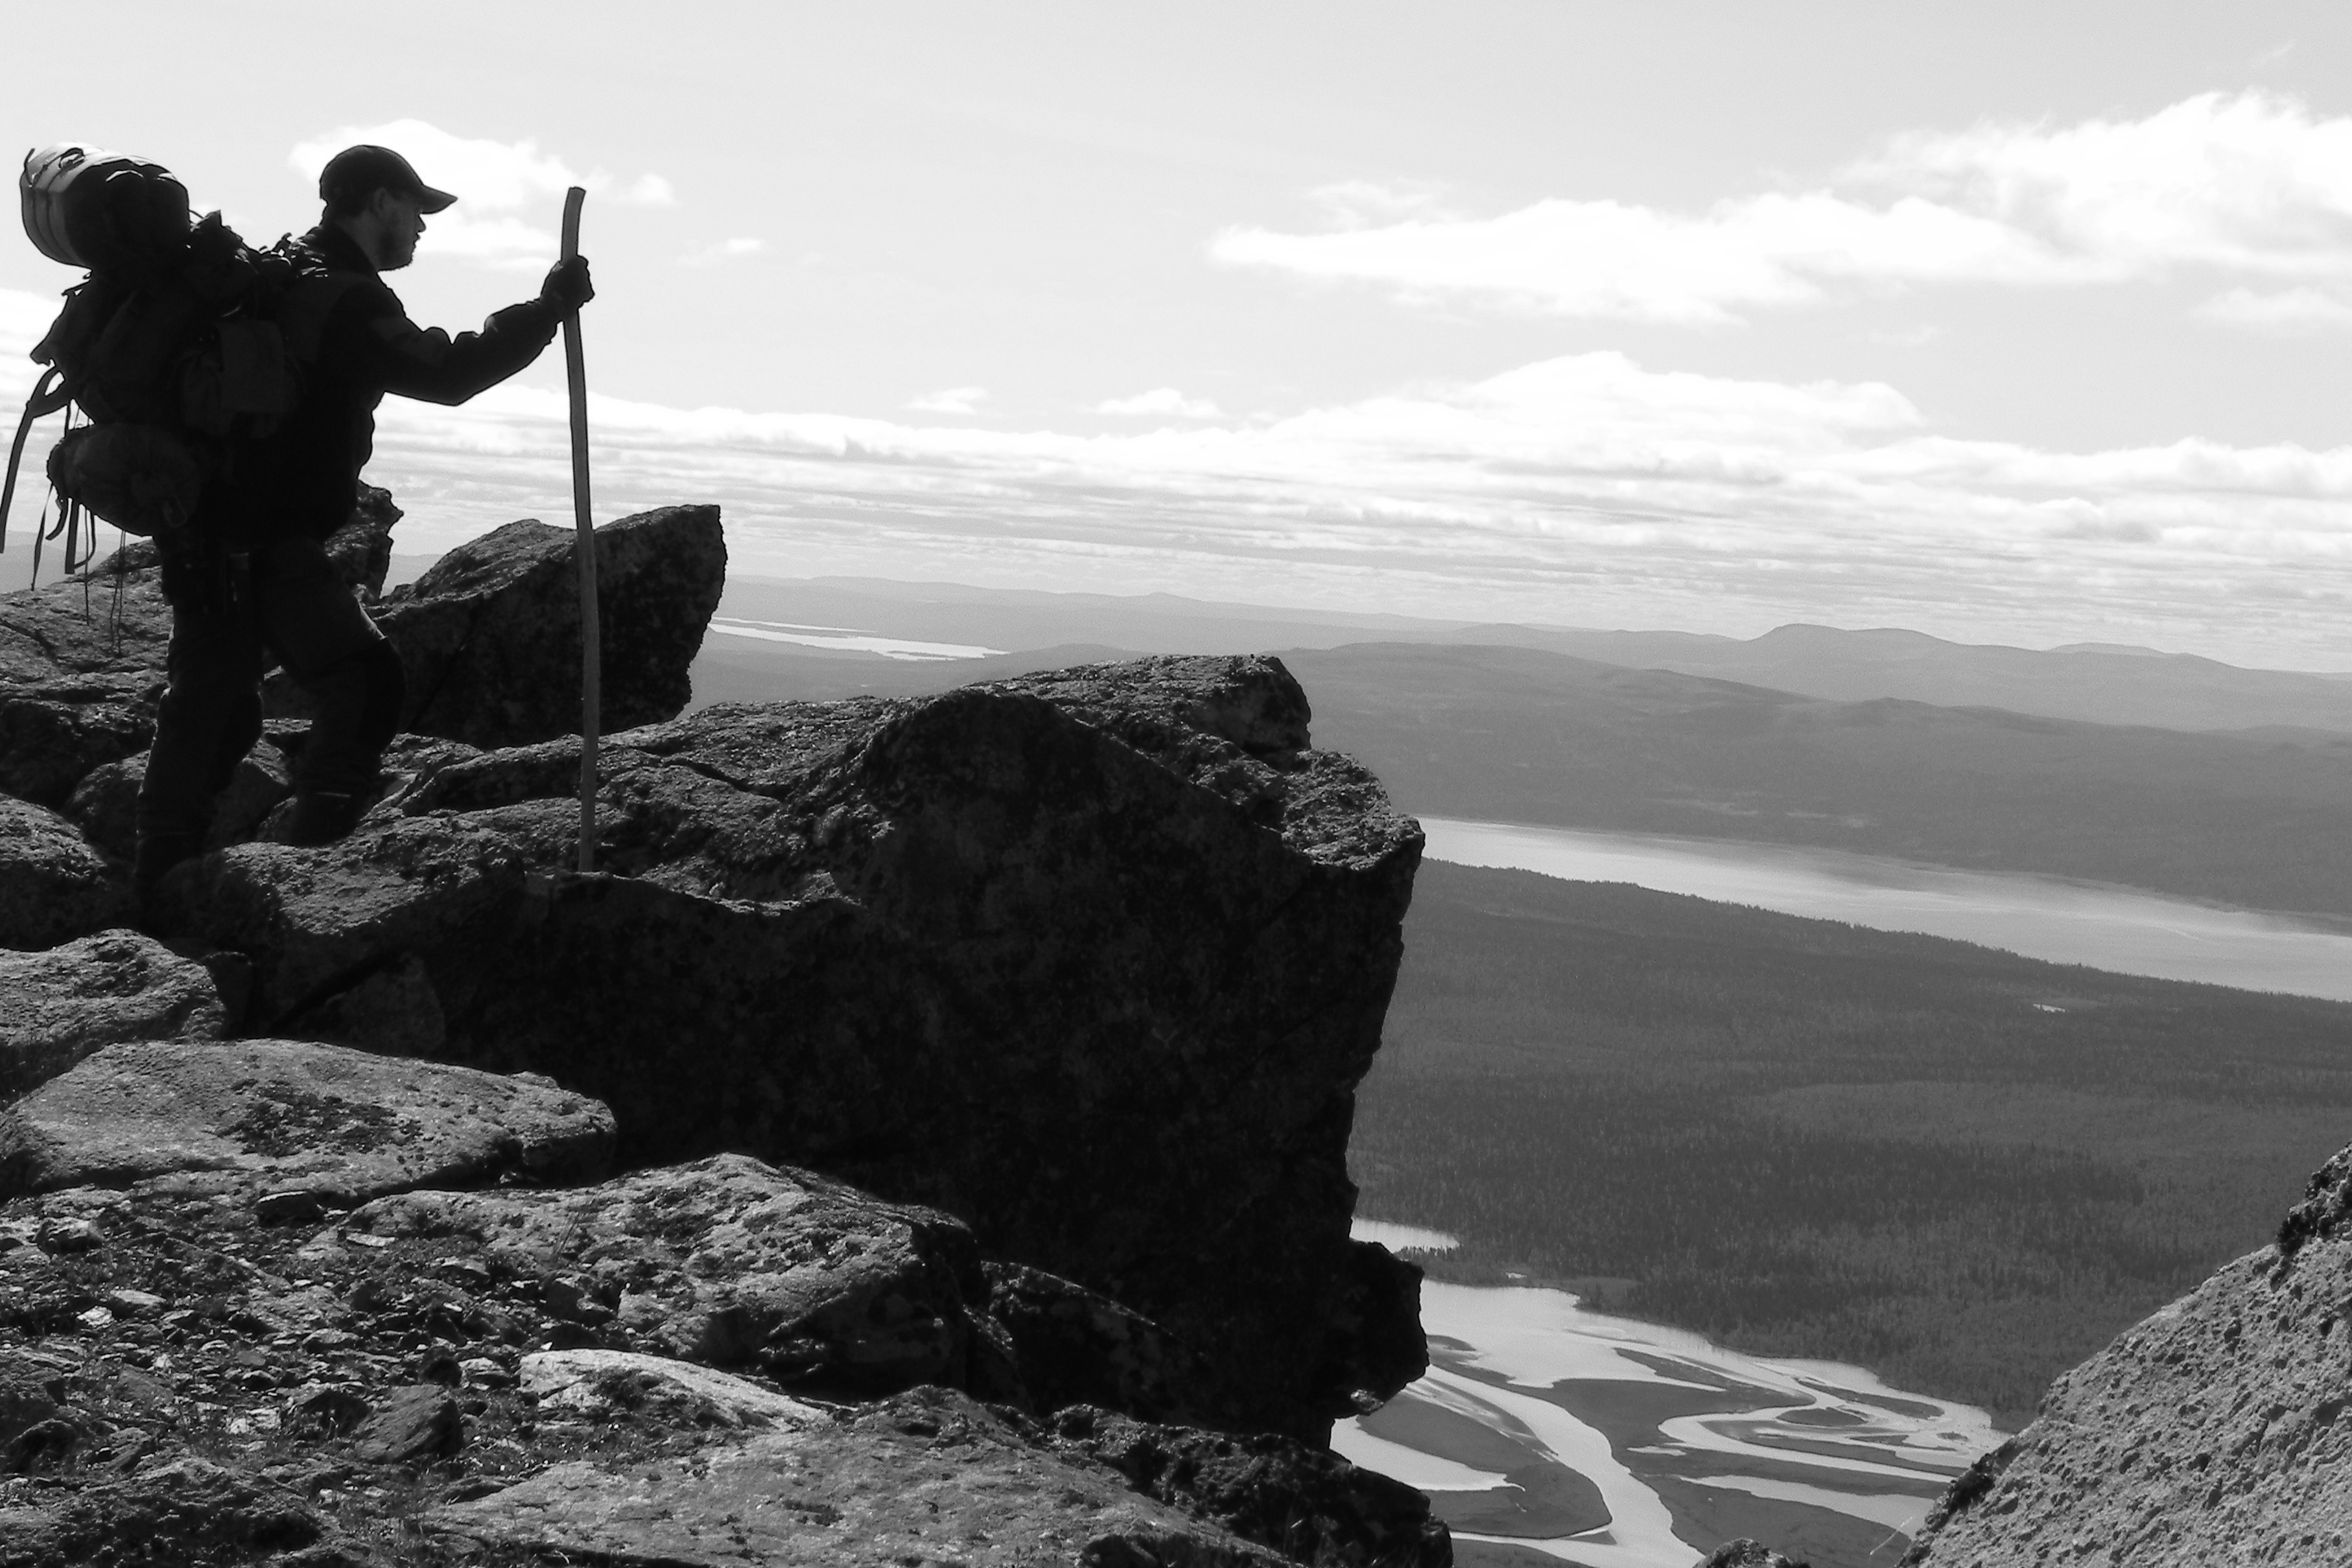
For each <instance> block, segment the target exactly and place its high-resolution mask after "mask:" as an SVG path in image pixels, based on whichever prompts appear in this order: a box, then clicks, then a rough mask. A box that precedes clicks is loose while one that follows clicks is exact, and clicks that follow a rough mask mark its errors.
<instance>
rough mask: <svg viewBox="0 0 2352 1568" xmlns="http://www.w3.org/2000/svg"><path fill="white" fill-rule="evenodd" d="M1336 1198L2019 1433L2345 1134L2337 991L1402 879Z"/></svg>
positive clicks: (1436, 1268) (1575, 1284) (1644, 1310)
mask: <svg viewBox="0 0 2352 1568" xmlns="http://www.w3.org/2000/svg"><path fill="white" fill-rule="evenodd" d="M1405 939H1406V955H1405V961H1404V967H1403V971H1402V976H1401V977H1400V980H1399V984H1398V988H1397V994H1396V998H1395V1001H1394V1003H1393V1005H1392V1006H1391V1009H1390V1013H1389V1024H1388V1035H1387V1044H1386V1046H1385V1048H1384V1049H1383V1050H1382V1051H1381V1055H1380V1057H1379V1059H1378V1061H1376V1063H1375V1065H1374V1068H1373V1071H1372V1073H1371V1075H1370V1078H1369V1079H1368V1080H1367V1081H1366V1082H1365V1083H1364V1085H1363V1087H1362V1090H1361V1091H1360V1097H1359V1105H1358V1111H1357V1118H1356V1132H1355V1137H1354V1142H1353V1144H1352V1145H1351V1166H1352V1168H1353V1171H1354V1175H1355V1176H1356V1179H1357V1181H1358V1182H1359V1184H1360V1186H1361V1187H1362V1189H1363V1196H1362V1198H1361V1199H1360V1203H1359V1205H1358V1212H1359V1213H1360V1214H1364V1215H1367V1216H1370V1217H1374V1218H1381V1219H1388V1220H1395V1221H1402V1222H1405V1223H1410V1224H1415V1225H1425V1226H1430V1227H1433V1228H1439V1229H1443V1230H1446V1231H1449V1232H1452V1233H1454V1234H1455V1235H1457V1236H1459V1237H1460V1238H1461V1239H1462V1246H1461V1248H1460V1249H1458V1250H1457V1251H1454V1252H1452V1253H1447V1254H1442V1255H1423V1256H1422V1258H1421V1260H1422V1261H1423V1262H1424V1263H1425V1264H1426V1265H1427V1266H1428V1267H1429V1268H1430V1269H1431V1270H1433V1272H1434V1273H1435V1274H1437V1275H1438V1276H1439V1277H1442V1278H1448V1279H1455V1280H1460V1281H1469V1282H1502V1281H1506V1280H1512V1279H1517V1280H1522V1281H1526V1282H1543V1283H1553V1284H1561V1285H1567V1286H1569V1287H1570V1288H1572V1289H1576V1290H1578V1291H1580V1292H1581V1293H1583V1294H1584V1295H1585V1296H1586V1297H1587V1299H1588V1300H1589V1301H1592V1302H1593V1304H1595V1305H1599V1306H1603V1307H1606V1308H1609V1309H1611V1310H1615V1311H1620V1312H1626V1313H1630V1314H1632V1315H1635V1316H1639V1317H1643V1318H1649V1319H1654V1320H1657V1321H1661V1322H1669V1323H1674V1324H1677V1325H1680V1326H1684V1327H1688V1328H1693V1329H1697V1330H1700V1331H1703V1332H1705V1333H1709V1334H1711V1335H1714V1336H1716V1337H1717V1338H1719V1339H1721V1340H1723V1341H1725V1342H1727V1343H1730V1344H1733V1345H1735V1346H1738V1347H1739V1348H1742V1349H1745V1350H1749V1351H1753V1352H1757V1353H1760V1354H1778V1355H1791V1356H1808V1357H1824V1358H1832V1359H1836V1360H1842V1361H1852V1362H1858V1363H1861V1364H1865V1365H1868V1366H1870V1367H1872V1368H1874V1370H1877V1371H1879V1372H1880V1373H1882V1374H1884V1375H1886V1376H1887V1377H1888V1378H1889V1379H1891V1380H1892V1381H1894V1382H1895V1383H1896V1384H1898V1385H1908V1386H1912V1387H1916V1388H1919V1389H1921V1390H1924V1391H1928V1392H1933V1393H1936V1394H1938V1395H1945V1396H1957V1397H1959V1398H1964V1399H1967V1400H1969V1401H1971V1402H1973V1403H1977V1404H1980V1405H1984V1406H1988V1407H1990V1408H1991V1409H1993V1410H1994V1411H1995V1412H1996V1413H1997V1415H1999V1416H2000V1417H2001V1418H2002V1419H2003V1420H2004V1421H2005V1422H2007V1423H2010V1424H2012V1425H2013V1424H2017V1423H2020V1422H2021V1421H2022V1420H2023V1419H2024V1418H2025V1417H2026V1416H2028V1415H2029V1414H2030V1413H2031V1410H2032V1406H2033V1404H2034V1403H2035V1401H2036V1400H2037V1399H2038V1398H2039V1397H2040V1395H2041V1392H2042V1388H2043V1387H2044V1386H2045V1385H2047V1384H2048V1382H2049V1380H2050V1379H2051V1378H2052V1377H2053V1375H2056V1374H2057V1373H2059V1372H2060V1371H2063V1369H2064V1368H2066V1367H2068V1366H2070V1365H2072V1364H2074V1363H2075V1362H2077V1361H2080V1360H2081V1359H2083V1357H2084V1356H2085V1355H2087V1354H2090V1353H2091V1352H2093V1351H2095V1350H2096V1349H2097V1348H2098V1347H2099V1346H2100V1345H2101V1344H2103V1343H2105V1341H2106V1340H2107V1339H2108V1338H2110V1337H2111V1336H2112V1335H2113V1334H2115V1333H2116V1332H2117V1331H2118V1330H2120V1329H2122V1328H2124V1327H2125V1326H2126V1325H2127V1324H2129V1323H2131V1322H2135V1321H2136V1320H2137V1319H2138V1318H2140V1317H2142V1316H2144V1315H2146V1314H2147V1312H2149V1311H2151V1310H2153V1309H2154V1308H2155V1307H2157V1306H2158V1305H2160V1304H2161V1303H2162V1302H2164V1301H2168V1300H2169V1299H2171V1298H2172V1297H2174V1296H2176V1295H2178V1294H2179V1293H2180V1292H2181V1291H2184V1290H2186V1289H2188V1288H2189V1287H2190V1286H2192V1285H2193V1284H2195V1283H2196V1282H2197V1281H2199V1280H2200V1279H2201V1278H2202V1277H2203V1276H2204V1275H2205V1274H2206V1273H2208V1272H2210V1270H2212V1269H2213V1268H2214V1267H2215V1266H2217V1265H2218V1264H2220V1263H2221V1262H2222V1261H2224V1260H2228V1259H2229V1258H2231V1257H2233V1256H2236V1255H2238V1254H2240V1253H2242V1252H2244V1251H2247V1250H2250V1249H2253V1248H2255V1247H2258V1246H2260V1245H2262V1244H2263V1242H2264V1241H2265V1240H2266V1239H2268V1238H2269V1236H2270V1234H2271V1232H2272V1231H2273V1229H2274V1228H2275V1227H2276V1225H2277V1222H2278V1220H2279V1218H2280V1217H2281V1216H2282V1215H2283V1214H2284V1211H2285V1209H2286V1207H2287V1206H2288V1205H2289V1204H2291V1203H2292V1202H2293V1201H2294V1199H2295V1198H2296V1197H2298V1196H2299V1195H2300V1193H2301V1190H2302V1186H2303V1183H2304V1179H2305V1176H2307V1175H2308V1174H2309V1172H2310V1171H2311V1170H2312V1169H2314V1168H2315V1166H2317V1165H2318V1164H2319V1163H2320V1162H2321V1161H2322V1160H2324V1159H2325V1158H2326V1156H2327V1155H2330V1154H2332V1153H2333V1152H2334V1151H2335V1150H2336V1148H2337V1147H2339V1146H2341V1145H2343V1144H2345V1143H2346V1142H2347V1141H2352V1006H2347V1005H2344V1004H2338V1003H2332V1002H2324V1001H2317V1000H2308V999H2304V998H2289V997H2282V996H2271V995H2262V994H2256V993H2252V992H2244V991H2235V990H2231V989H2227V988H2221V987H2212V986H2195V985H2184V984H2179V983H2174V982H2168V981H2160V980H2147V979H2138V978H2134V977H2126V976H2119V975H2113V974H2108V973H2105V972H2103V971H2097V970H2091V969H2084V968H2077V967H2062V966H2057V965H2051V964H2043V963H2039V962H2035V961H2032V960H2030V959H2024V958H2020V957H2016V956H2012V955H2010V954H2006V953H2001V952H1997V951H1994V950H1992V949H1989V948H1983V947H1976V946H1969V945H1966V944H1962V943H1955V942H1948V941H1942V940H1938V939H1936V938H1933V937H1926V936H1905V935H1900V934H1891V933H1885V932H1877V931H1870V930H1864V929H1862V928H1858V927H1853V926H1848V925H1838V924H1835V923H1832V922H1824V921H1814V920H1803V919H1799V918H1796V917H1793V916H1788V915H1773V914H1769V913H1766V912H1763V911H1759V910H1755V909H1748V908H1740V907H1736V906H1732V905H1727V904H1710V903H1707V902H1705V901H1703V900H1698V899H1693V898H1684V897H1679V896H1675V895H1672V894H1657V893H1652V892H1648V891H1646V890H1643V889H1640V888H1634V887H1630V886H1624V885H1620V884H1607V883H1570V882H1562V881H1559V880H1556V879H1552V878H1548V877H1541V876H1537V875H1534V874H1532V873H1524V872H1513V871H1489V870H1474V869H1469V868H1465V867H1460V866H1454V865H1449V864H1444V863H1442V862H1427V863H1425V864H1424V865H1423V869H1422V873H1421V879H1420V883H1419V885H1418V888H1417V891H1416V893H1415V896H1414V902H1413V907H1412V914H1411V915H1410V916H1409V917H1408V920H1407V924H1406V934H1405Z"/></svg>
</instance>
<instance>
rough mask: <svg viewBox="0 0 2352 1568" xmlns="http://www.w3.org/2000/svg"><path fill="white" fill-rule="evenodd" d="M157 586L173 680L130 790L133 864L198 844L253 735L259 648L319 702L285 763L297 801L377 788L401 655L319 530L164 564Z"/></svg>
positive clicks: (257, 730) (395, 722) (397, 695)
mask: <svg viewBox="0 0 2352 1568" xmlns="http://www.w3.org/2000/svg"><path fill="white" fill-rule="evenodd" d="M174 578H176V579H177V580H174ZM164 589H165V592H166V594H167V596H168V597H169V598H170V599H171V601H172V648H171V653H170V655H169V661H168V666H167V668H168V673H169V675H170V682H171V684H170V685H169V687H168V689H167V690H166V691H165V692H164V694H163V705H162V706H161V707H160V708H159V709H158V710H157V713H156V716H155V746H154V749H153V750H152V751H151V752H150V753H148V757H147V777H146V779H145V780H144V781H143V782H142V784H141V785H140V789H139V840H140V848H141V855H140V858H141V861H142V862H148V863H149V864H150V865H151V866H152V864H153V863H154V862H159V861H161V862H169V861H172V860H176V859H179V858H181V857H182V856H184V855H185V854H188V853H193V852H194V850H195V849H196V847H197V846H198V845H200V844H201V843H202V842H203V841H204V837H205V831H206V830H208V829H209V828H210V827H211V826H212V819H213V806H214V803H215V800H218V798H219V796H220V793H221V791H222V790H223V789H226V788H227V786H228V782H229V780H230V779H232V778H234V777H235V776H236V765H237V763H238V762H239V761H240V760H241V759H242V758H244V756H245V754H246V753H247V751H248V750H250V749H252V747H253V743H254V742H255V741H257V740H258V739H259V738H260V737H261V675H262V670H263V665H264V664H265V662H266V661H265V654H267V653H274V654H276V655H277V657H278V662H279V663H280V664H284V665H285V666H286V670H287V673H288V674H290V675H292V676H293V677H294V679H295V681H296V682H297V683H298V684H299V685H301V686H302V688H303V689H304V690H305V691H307V692H308V693H309V694H310V699H311V704H312V706H313V709H314V710H315V711H314V716H313V717H312V720H311V724H310V738H309V739H308V740H307V741H306V742H305V743H304V744H303V746H302V747H301V750H300V753H299V756H298V757H297V758H296V759H295V763H294V790H295V795H296V798H297V799H298V800H300V799H302V798H303V797H306V796H311V795H317V794H320V793H334V794H341V795H364V794H366V793H367V792H369V791H372V790H373V789H374V787H375V783H376V769H377V767H378V765H379V763H380V762H381V761H382V760H383V748H384V747H385V745H386V744H388V743H389V742H390V741H391V739H392V737H393V734H394V731H395V730H396V729H397V728H398V727H399V724H400V707H401V699H402V695H403V689H402V680H401V668H400V655H399V654H398V653H395V652H394V650H393V647H392V644H390V643H386V642H385V641H384V640H383V632H379V631H377V630H376V627H375V622H373V621H371V620H369V619H368V614H367V612H366V611H364V610H362V608H360V604H359V601H357V600H356V599H354V598H353V597H352V591H351V589H350V588H349V587H347V586H345V584H344V582H343V580H342V578H341V576H340V575H339V574H338V573H337V572H336V570H335V567H334V563H333V562H331V561H330V560H329V559H327V552H326V550H325V549H324V548H322V547H321V546H320V543H319V542H318V541H317V540H315V539H307V538H301V539H283V540H280V541H278V542H277V543H275V544H272V545H268V546H264V547H261V548H259V549H255V550H253V551H252V552H251V553H250V554H249V555H247V556H244V557H230V558H228V559H226V560H225V561H216V562H215V563H213V564H212V565H210V566H208V567H206V568H205V570H202V571H181V572H176V573H173V572H167V574H166V577H165V582H164Z"/></svg>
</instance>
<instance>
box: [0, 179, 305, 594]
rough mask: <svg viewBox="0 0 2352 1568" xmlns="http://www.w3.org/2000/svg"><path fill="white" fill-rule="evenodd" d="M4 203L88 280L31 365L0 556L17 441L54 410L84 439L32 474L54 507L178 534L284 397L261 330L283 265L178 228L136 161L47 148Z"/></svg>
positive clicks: (285, 278)
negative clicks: (36, 370)
mask: <svg viewBox="0 0 2352 1568" xmlns="http://www.w3.org/2000/svg"><path fill="white" fill-rule="evenodd" d="M17 190H18V193H19V195H20V196H21V198H22V201H23V205H24V217H25V232H26V235H28V236H29V237H30V238H31V239H32V241H33V244H34V245H35V246H36V247H37V248H38V249H39V250H40V252H41V254H42V255H44V256H48V257H49V258H50V259H51V260H53V261H59V262H63V263H65V264H66V265H67V266H68V267H87V268H89V277H86V278H84V279H83V280H82V281H81V282H80V283H79V284H78V285H76V286H75V287H72V288H69V289H68V290H67V291H66V298H65V308H63V309H62V310H60V311H59V312H58V319H57V321H56V323H55V325H53V326H51V327H50V329H49V331H48V334H47V336H46V337H44V338H43V339H42V340H41V341H40V343H39V344H38V345H37V347H35V349H34V350H33V359H34V360H35V361H37V362H38V363H40V364H42V365H45V366H47V367H48V369H47V371H45V372H44V373H43V374H42V376H41V378H40V381H39V382H37V384H36V386H35V387H34V390H33V395H32V397H31V399H30V400H29V401H28V402H26V407H25V414H24V418H23V420H22V421H21V422H20V423H18V425H17V427H16V440H15V442H14V443H13V444H11V446H10V448H9V454H8V467H7V474H6V477H5V480H0V549H5V548H6V540H7V531H6V530H7V517H8V507H9V504H10V502H11V501H12V500H13V499H14V497H15V492H16V471H17V468H18V466H19V465H20V464H21V462H22V460H23V457H24V451H25V443H26V437H27V435H28V434H30V433H31V430H32V427H33V423H34V422H35V421H37V420H39V419H42V418H45V417H47V415H49V414H52V413H58V411H59V410H62V409H65V408H66V407H67V405H68V403H71V404H77V405H79V408H80V410H81V412H82V413H83V414H84V415H85V416H86V419H87V421H88V423H84V424H81V425H79V427H74V428H69V429H68V431H67V433H66V434H65V435H64V437H63V438H62V439H60V440H59V441H58V444H57V445H56V446H55V447H54V448H53V449H52V450H51V452H50V454H49V461H48V479H49V483H50V484H51V485H52V486H55V488H56V490H57V492H58V496H59V497H60V498H61V499H63V500H64V501H65V502H66V503H67V505H68V507H69V508H70V507H80V508H83V509H86V510H88V511H89V512H91V513H92V514H94V515H96V516H98V517H102V518H104V519H105V520H106V521H108V522H110V523H112V524H114V525H115V526H116V527H117V528H121V529H122V530H123V531H124V532H125V533H131V534H142V535H151V536H152V535H156V534H164V533H170V532H172V531H173V530H174V529H178V528H184V527H185V526H186V524H187V522H188V520H189V518H190V517H191V516H192V515H193V514H194V510H195V507H196V503H197V499H198V497H200V495H201V494H202V492H203V489H204V486H205V482H206V481H207V480H208V479H210V478H212V477H214V476H217V475H219V474H220V473H222V472H223V471H224V470H225V469H226V465H227V464H228V463H229V461H230V460H231V458H232V456H233V454H234V450H235V444H236V443H237V442H239V441H243V440H250V439H252V438H255V437H257V436H262V435H267V434H269V433H270V432H271V431H273V430H275V429H277V428H278V426H279V425H280V424H282V423H284V421H285V419H286V416H287V415H288V414H289V413H292V412H293V409H294V405H295V402H296V401H297V399H298V398H299V394H300V391H301V387H300V378H299V371H298V370H297V368H296V365H295V363H294V361H293V360H292V358H291V357H290V356H289V354H288V353H287V351H286V342H285V338H284V336H283V334H282V333H281V332H280V331H279V330H278V326H277V323H276V322H275V321H274V320H272V319H271V316H272V313H273V312H274V310H275V308H276V307H277V304H278V300H279V299H280V298H282V297H283V296H284V295H285V293H286V291H287V290H288V289H289V287H292V284H293V281H294V275H295V274H294V266H293V263H292V262H290V261H289V260H288V259H287V258H286V257H284V256H280V255H277V254H275V253H271V252H261V251H255V250H253V249H252V248H251V247H249V246H247V245H246V244H245V242H244V241H243V240H241V239H239V238H238V237H237V235H236V232H235V231H233V230H232V229H230V228H229V227H228V225H226V224H224V223H223V222H222V221H221V217H220V214H218V213H211V214H205V216H204V217H203V218H202V219H194V218H192V216H191V214H190V211H189V206H188V193H187V191H186V189H185V187H184V186H183V185H182V184H181V183H180V182H179V181H177V180H175V179H173V177H172V175H171V174H170V172H167V171H166V170H164V169H163V168H162V167H161V166H160V165H158V164H154V163H151V162H146V161H144V160H142V159H138V158H129V157H124V156H122V155H121V154H119V153H111V152H99V151H97V150H94V149H91V148H89V147H84V146H81V145H79V144H66V145H60V146H57V147H51V148H47V149H45V150H43V151H40V152H30V153H27V154H26V157H25V167H24V172H22V173H21V174H20V175H19V176H18V178H17ZM68 423H69V424H70V416H68Z"/></svg>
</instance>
